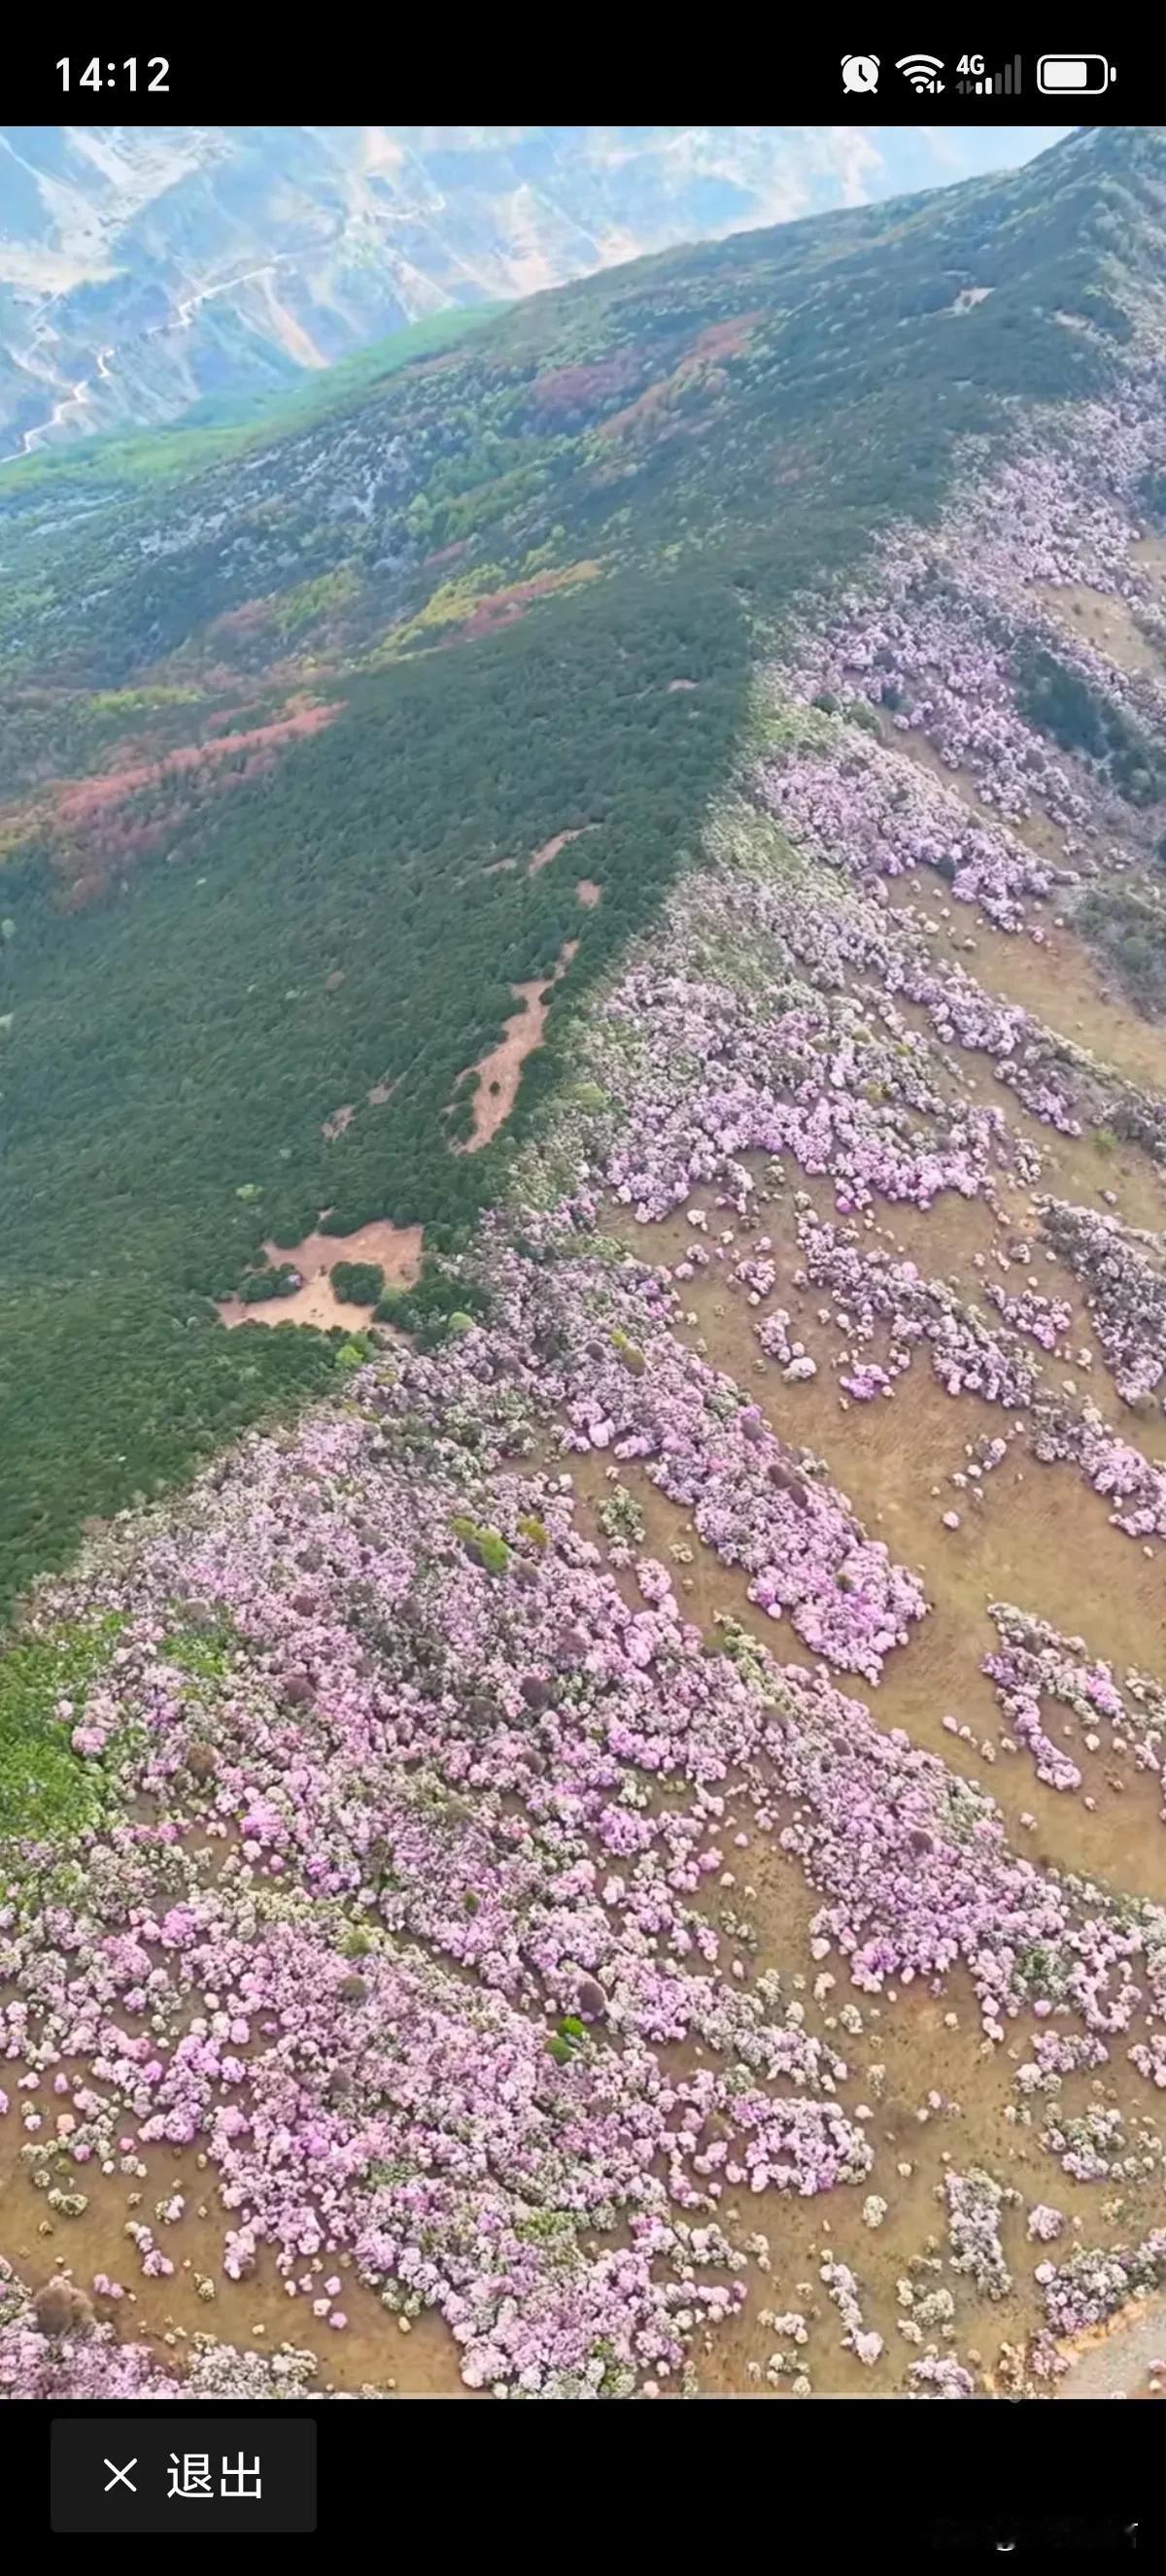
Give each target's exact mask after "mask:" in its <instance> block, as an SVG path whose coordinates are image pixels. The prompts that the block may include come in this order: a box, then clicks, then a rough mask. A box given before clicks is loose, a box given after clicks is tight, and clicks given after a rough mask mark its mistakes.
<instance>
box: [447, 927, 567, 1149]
mask: <svg viewBox="0 0 1166 2576" xmlns="http://www.w3.org/2000/svg"><path fill="white" fill-rule="evenodd" d="M578 945H579V942H578V940H577V939H568V940H566V941H565V942H564V945H563V947H562V949H561V950H560V953H559V961H558V964H557V966H556V967H555V971H554V974H553V975H552V976H551V979H550V982H549V983H548V982H547V981H546V979H545V977H543V976H541V975H536V976H534V977H532V979H531V981H530V983H529V984H512V985H511V987H510V990H511V992H512V993H513V994H514V995H515V998H516V999H517V1001H518V1004H519V1008H518V1009H517V1011H515V1013H514V1015H513V1017H512V1018H511V1019H509V1020H507V1023H506V1029H505V1033H504V1035H503V1036H502V1037H501V1038H500V1039H499V1041H498V1044H497V1046H496V1047H492V1048H491V1050H490V1053H489V1055H484V1056H483V1057H482V1059H481V1061H480V1063H479V1064H478V1066H477V1067H476V1070H477V1072H478V1074H479V1075H480V1077H481V1079H480V1081H479V1083H478V1088H477V1090H476V1092H475V1094H474V1132H473V1135H472V1136H471V1137H470V1138H469V1140H468V1142H467V1143H466V1144H464V1145H463V1144H461V1143H458V1144H456V1145H455V1147H454V1151H455V1153H458V1154H476V1153H478V1152H479V1150H480V1148H481V1147H482V1146H483V1145H488V1144H489V1142H490V1138H491V1137H492V1136H496V1135H497V1133H498V1130H499V1128H500V1127H501V1126H502V1124H503V1121H504V1120H505V1119H507V1118H509V1116H510V1112H511V1110H512V1109H513V1107H514V1103H515V1101H516V1100H517V1098H518V1086H519V1083H520V1081H521V1080H522V1068H523V1065H524V1064H525V1062H526V1059H527V1057H528V1055H532V1054H533V1052H534V1049H535V1048H536V1046H539V1045H540V1044H541V1042H542V1033H543V1023H544V1021H545V1019H546V1016H547V1012H548V1010H549V1009H550V1004H551V995H552V992H553V990H554V987H555V985H556V984H557V983H558V980H559V977H560V975H565V974H566V971H567V968H568V966H569V965H570V963H571V959H572V958H573V956H574V954H575V951H576V949H577V948H578Z"/></svg>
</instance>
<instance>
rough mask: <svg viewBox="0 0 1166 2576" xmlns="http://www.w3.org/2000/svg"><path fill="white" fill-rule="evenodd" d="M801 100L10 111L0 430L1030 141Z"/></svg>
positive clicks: (349, 344)
mask: <svg viewBox="0 0 1166 2576" xmlns="http://www.w3.org/2000/svg"><path fill="white" fill-rule="evenodd" d="M1038 139H1039V140H1042V141H1043V140H1049V139H1051V138H1050V137H1040V138H1037V137H1036V136H1035V135H1034V134H1033V132H1032V130H1031V129H1021V130H1019V131H1018V132H1017V133H1016V134H1015V135H1014V136H1013V135H1009V134H1007V133H1006V132H1004V131H1002V130H1001V129H993V130H989V131H986V132H983V133H980V134H978V135H977V134H974V133H973V134H969V135H954V134H941V133H936V134H934V135H931V136H927V135H924V134H919V135H915V134H912V133H898V132H891V133H887V134H886V135H884V136H881V137H880V138H879V139H878V141H877V143H876V141H875V140H874V139H873V138H872V137H871V136H869V135H867V134H866V133H864V132H863V131H862V130H861V129H856V128H850V129H848V128H844V127H838V128H827V127H821V128H818V127H805V126H691V127H678V126H663V127H643V126H611V127H593V126H509V127H479V128H470V127H464V126H334V127H322V126H321V127H315V126H283V127H249V126H219V127H205V126H173V127H168V128H165V129H162V130H155V131H151V129H150V128H148V127H133V126H110V127H85V126H68V125H60V126H46V127H0V456H9V455H13V454H20V453H22V452H28V453H32V452H35V451H37V450H39V449H41V448H43V447H44V446H46V445H49V444H59V443H61V442H63V441H66V440H70V439H74V438H76V437H79V436H83V435H86V434H89V433H92V432H93V431H97V430H99V431H124V430H126V429H129V428H133V427H141V426H149V425H152V424H158V423H160V422H163V421H167V420H172V419H174V418H175V417H177V416H178V415H179V414H181V413H183V412H184V411H186V410H187V409H188V408H190V407H191V406H192V405H194V404H196V403H200V402H201V403H204V404H205V403H206V402H207V401H208V400H210V401H211V402H215V401H218V400H222V399H227V400H233V399H235V398H237V397H239V396H240V395H242V396H249V395H254V394H256V393H260V394H261V393H264V392H270V391H271V390H273V389H277V388H279V387H280V386H282V385H286V384H289V383H292V382H294V381H295V380H296V379H297V377H299V376H300V375H301V373H302V372H303V371H304V370H305V369H317V368H321V367H324V366H327V365H330V364H331V363H332V362H333V361H335V360H336V359H337V358H341V357H344V356H346V355H348V354H349V353H350V352H352V351H354V350H358V349H361V348H364V347H366V346H367V345H368V344H369V343H370V342H372V341H375V340H378V339H380V338H382V337H383V336H384V335H385V334H386V333H389V332H392V331H395V330H397V329H398V328H399V327H400V326H401V325H402V324H403V323H407V322H412V321H415V320H417V319H419V318H423V317H425V316H428V315H431V314H434V313H438V312H441V311H443V310H446V309H448V308H450V307H456V306H463V305H464V306H473V305H477V304H483V303H491V302H495V301H498V300H500V299H508V298H513V297H517V296H523V295H529V294H531V293H533V292H535V291H537V290H539V289H541V288H543V287H549V286H555V285H559V284H562V283H563V282H564V281H566V280H568V279H571V278H576V277H580V276H584V275H587V274H590V273H591V272H593V271H595V270H597V269H601V268H606V267H610V266H612V265H614V264H616V263H617V262H621V261H626V260H630V259H633V258H635V257H636V256H637V255H638V254H639V253H641V252H645V251H653V250H661V249H665V248H669V247H671V246H672V245H674V244H676V243H679V242H682V241H685V240H694V239H697V238H709V237H714V238H715V237H720V236H722V235H724V234H726V233H729V232H733V231H736V230H741V229H744V228H747V227H751V226H754V225H759V224H767V223H774V222H780V221H784V220H786V219H788V218H790V217H795V216H800V215H804V214H810V213H815V212H818V211H822V210H825V209H828V208H830V207H832V206H837V205H856V204H861V203H864V202H865V201H866V200H867V199H869V198H875V197H883V196H886V195H888V194H890V193H893V192H895V191H897V190H899V189H902V188H911V187H919V186H922V185H926V184H927V183H929V182H934V181H939V180H944V179H947V178H958V177H960V176H962V175H964V174H965V173H967V172H969V171H973V170H980V169H983V168H985V167H988V166H991V165H992V164H993V163H995V162H999V161H1002V160H1017V161H1019V160H1022V159H1024V158H1025V157H1026V155H1027V154H1028V153H1029V152H1030V151H1031V150H1033V149H1034V148H1035V143H1036V141H1037V140H1038Z"/></svg>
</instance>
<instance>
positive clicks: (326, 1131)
mask: <svg viewBox="0 0 1166 2576" xmlns="http://www.w3.org/2000/svg"><path fill="white" fill-rule="evenodd" d="M355 1116H356V1103H355V1101H352V1100H346V1101H345V1103H344V1107H343V1108H342V1109H334V1110H333V1112H332V1115H331V1117H330V1118H326V1119H325V1120H324V1123H323V1126H322V1127H321V1129H320V1134H321V1136H323V1137H324V1138H325V1139H326V1141H327V1143H328V1144H329V1145H333V1144H335V1141H336V1138H337V1137H338V1136H342V1135H343V1134H344V1130H345V1128H346V1127H351V1125H352V1121H353V1119H354V1118H355Z"/></svg>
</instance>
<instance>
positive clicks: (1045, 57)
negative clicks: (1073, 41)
mask: <svg viewBox="0 0 1166 2576" xmlns="http://www.w3.org/2000/svg"><path fill="white" fill-rule="evenodd" d="M1116 79H1117V73H1116V72H1115V71H1114V69H1113V65H1112V64H1111V63H1109V62H1107V61H1106V58H1105V55H1104V54H1042V55H1041V58H1040V61H1039V62H1038V64H1037V67H1036V85H1037V88H1038V89H1039V90H1043V91H1044V93H1045V96H1046V98H1099V97H1100V96H1101V94H1102V92H1103V91H1104V90H1107V89H1108V88H1109V86H1110V83H1111V81H1115V80H1116Z"/></svg>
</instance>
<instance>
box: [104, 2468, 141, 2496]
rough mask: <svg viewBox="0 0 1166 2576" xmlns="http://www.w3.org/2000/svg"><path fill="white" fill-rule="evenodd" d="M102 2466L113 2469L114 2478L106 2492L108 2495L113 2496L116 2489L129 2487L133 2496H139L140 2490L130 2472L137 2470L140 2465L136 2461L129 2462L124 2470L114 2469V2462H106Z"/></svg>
mask: <svg viewBox="0 0 1166 2576" xmlns="http://www.w3.org/2000/svg"><path fill="white" fill-rule="evenodd" d="M102 2465H103V2467H105V2468H107V2469H113V2476H112V2477H111V2479H110V2481H109V2485H108V2486H107V2487H106V2490H105V2492H106V2494H107V2495H110V2494H112V2492H113V2489H114V2487H128V2488H129V2491H130V2494H131V2495H136V2494H137V2492H138V2490H137V2488H136V2486H135V2485H134V2483H133V2480H132V2478H131V2476H130V2470H131V2469H136V2467H137V2465H138V2464H137V2461H136V2460H127V2461H126V2464H125V2467H124V2469H116V2468H114V2466H113V2461H112V2460H105V2461H104V2462H103V2463H102Z"/></svg>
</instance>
